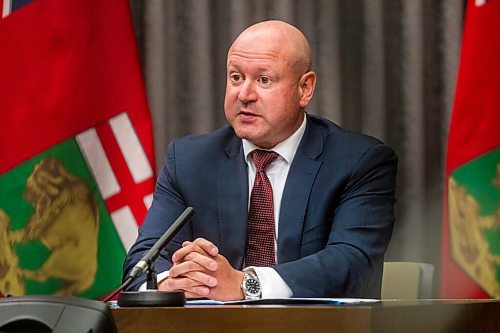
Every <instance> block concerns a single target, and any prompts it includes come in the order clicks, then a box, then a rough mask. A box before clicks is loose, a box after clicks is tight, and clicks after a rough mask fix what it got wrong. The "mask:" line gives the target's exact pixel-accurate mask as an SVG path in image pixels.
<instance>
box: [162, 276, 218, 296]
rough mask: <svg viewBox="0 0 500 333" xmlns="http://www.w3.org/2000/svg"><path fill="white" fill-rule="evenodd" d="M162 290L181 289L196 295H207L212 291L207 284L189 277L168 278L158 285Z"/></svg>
mask: <svg viewBox="0 0 500 333" xmlns="http://www.w3.org/2000/svg"><path fill="white" fill-rule="evenodd" d="M158 287H159V288H160V287H161V289H160V290H165V291H173V290H180V291H184V292H186V293H191V294H196V295H197V296H194V297H205V296H207V295H208V294H209V293H210V289H209V288H208V287H207V286H203V285H200V284H199V282H197V281H195V280H192V279H189V278H184V277H183V278H170V277H169V278H167V279H165V280H163V281H162V282H161V284H160V285H159V286H158Z"/></svg>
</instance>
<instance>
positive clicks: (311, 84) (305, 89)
mask: <svg viewBox="0 0 500 333" xmlns="http://www.w3.org/2000/svg"><path fill="white" fill-rule="evenodd" d="M315 87H316V73H315V72H313V71H309V72H307V73H305V74H303V75H302V76H301V77H300V79H299V94H300V107H301V108H303V109H304V108H305V107H306V106H307V105H308V104H309V102H310V101H311V99H312V97H313V95H314V88H315Z"/></svg>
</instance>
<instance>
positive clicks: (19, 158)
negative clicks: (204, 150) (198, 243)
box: [0, 0, 154, 298]
mask: <svg viewBox="0 0 500 333" xmlns="http://www.w3.org/2000/svg"><path fill="white" fill-rule="evenodd" d="M6 2H8V3H9V5H8V6H7V5H5V3H6ZM27 2H28V1H21V2H16V1H15V0H9V1H3V3H2V8H3V13H2V16H5V17H4V18H3V19H0V66H1V69H0V116H1V117H0V121H1V123H2V129H1V130H0V156H1V157H0V222H1V223H0V226H1V227H4V226H5V228H0V238H1V237H5V238H6V241H5V242H4V244H9V248H8V249H7V250H8V251H6V252H2V253H0V266H2V264H6V263H8V267H11V271H10V272H9V273H8V274H7V276H10V277H9V279H10V280H9V281H7V280H6V279H7V278H5V277H4V278H3V279H2V278H0V291H1V292H3V293H4V294H6V293H9V292H12V290H10V291H9V290H5V288H7V287H6V286H11V288H13V287H12V281H18V280H19V281H21V282H22V283H20V284H18V285H17V286H16V288H15V290H16V291H17V293H20V294H23V293H27V294H28V293H57V294H73V295H83V296H88V297H92V298H97V297H99V296H102V295H104V294H105V293H106V292H107V291H109V290H111V289H113V288H114V287H116V286H117V285H119V283H120V279H121V265H122V262H123V258H124V256H125V251H126V250H127V249H128V247H129V246H130V245H131V243H132V242H133V241H134V239H135V237H136V234H137V224H138V223H139V224H140V223H142V220H143V218H144V216H145V214H146V211H147V207H148V205H149V203H150V201H151V197H152V192H153V190H154V172H153V167H152V166H153V165H154V164H153V161H154V150H153V138H152V126H151V119H150V115H149V111H148V107H147V102H146V96H145V91H144V87H143V80H142V76H141V72H140V65H139V61H138V57H137V50H136V46H135V40H134V31H133V25H132V20H131V14H130V9H129V5H128V1H127V0H73V1H60V0H34V1H31V2H29V3H27ZM16 3H17V5H16ZM21 3H22V4H21ZM26 3H27V4H26ZM16 6H18V7H16ZM2 8H0V10H2ZM6 9H7V10H6ZM14 9H16V10H14ZM6 12H7V14H9V15H6V14H5V13H6ZM89 193H90V194H89ZM63 220H64V221H66V222H64V221H63ZM75 235H78V236H75ZM55 243H57V244H58V245H57V246H56V245H55ZM61 244H63V245H61ZM85 248H87V250H85ZM61 249H63V250H61ZM5 253H8V255H7V254H5ZM89 253H90V254H89ZM34 254H36V255H39V256H40V257H39V258H38V259H36V260H35V259H33V258H34V257H33V255H34ZM72 256H73V257H72ZM80 258H82V259H80ZM6 266H7V265H6ZM89 267H90V268H89ZM85 269H86V270H85ZM50 270H52V271H50ZM49 271H50V272H49ZM69 273H71V275H72V276H71V277H70V278H68V277H67V275H68V274H69ZM51 279H52V280H56V282H57V283H56V282H54V281H51ZM2 286H3V287H4V288H3V289H2Z"/></svg>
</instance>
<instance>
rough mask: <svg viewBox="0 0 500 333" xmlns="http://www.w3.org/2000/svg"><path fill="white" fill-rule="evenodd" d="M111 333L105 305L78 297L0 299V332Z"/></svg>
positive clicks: (110, 321) (110, 320) (113, 332)
mask: <svg viewBox="0 0 500 333" xmlns="http://www.w3.org/2000/svg"><path fill="white" fill-rule="evenodd" d="M7 332H16V333H25V332H30V333H46V332H55V333H67V332H75V333H80V332H81V333H104V332H106V333H115V332H116V326H115V323H114V320H113V316H112V314H111V310H110V309H109V307H108V306H107V304H105V303H103V302H98V301H93V300H89V299H83V298H78V297H55V296H22V297H6V298H2V299H0V333H7Z"/></svg>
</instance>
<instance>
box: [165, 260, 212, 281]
mask: <svg viewBox="0 0 500 333" xmlns="http://www.w3.org/2000/svg"><path fill="white" fill-rule="evenodd" d="M193 271H206V269H205V268H204V267H203V266H201V265H200V264H198V263H196V262H194V261H183V262H181V263H179V264H174V265H173V266H172V267H170V270H169V275H170V276H171V277H173V278H175V277H180V276H182V275H185V274H187V273H189V272H193ZM207 272H208V271H207Z"/></svg>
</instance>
